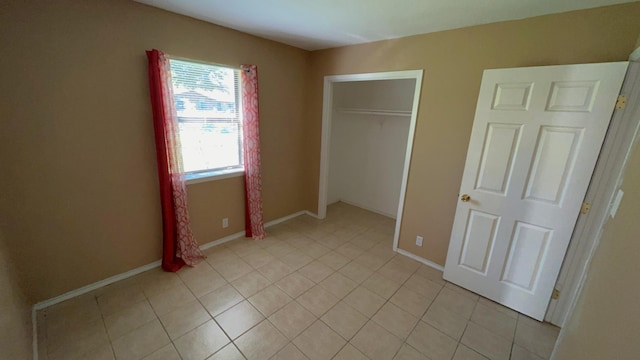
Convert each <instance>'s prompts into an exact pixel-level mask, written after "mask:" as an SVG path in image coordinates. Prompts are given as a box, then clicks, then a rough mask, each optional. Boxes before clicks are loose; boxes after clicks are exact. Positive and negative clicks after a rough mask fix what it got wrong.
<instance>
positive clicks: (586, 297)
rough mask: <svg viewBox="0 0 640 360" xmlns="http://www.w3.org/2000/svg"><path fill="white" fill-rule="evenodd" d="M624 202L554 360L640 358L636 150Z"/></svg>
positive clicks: (639, 157) (639, 169) (639, 158)
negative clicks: (639, 339)
mask: <svg viewBox="0 0 640 360" xmlns="http://www.w3.org/2000/svg"><path fill="white" fill-rule="evenodd" d="M622 189H623V191H624V197H623V199H622V203H621V204H620V207H619V209H618V212H617V213H616V217H615V218H613V219H610V220H609V222H608V223H607V224H606V225H605V228H604V232H603V234H602V238H601V240H600V245H599V246H598V249H597V250H596V253H595V254H594V257H593V260H592V263H591V267H590V268H589V272H588V277H587V281H586V283H585V287H584V290H583V292H582V294H581V296H580V299H579V301H578V305H577V306H576V309H575V311H574V313H573V316H572V317H571V319H570V320H569V322H568V325H567V326H566V329H565V331H566V336H565V337H564V339H563V340H562V341H561V342H560V344H559V348H558V356H557V357H556V359H558V360H563V359H567V360H573V359H616V360H635V359H638V354H640V342H638V336H639V335H640V332H639V330H638V326H639V324H640V306H638V300H639V299H640V285H639V283H638V274H640V261H638V259H639V258H640V241H638V240H639V234H640V221H638V219H640V146H637V145H636V147H635V151H634V153H633V155H632V156H631V158H630V159H629V167H628V169H627V172H626V174H625V177H624V183H623V186H622Z"/></svg>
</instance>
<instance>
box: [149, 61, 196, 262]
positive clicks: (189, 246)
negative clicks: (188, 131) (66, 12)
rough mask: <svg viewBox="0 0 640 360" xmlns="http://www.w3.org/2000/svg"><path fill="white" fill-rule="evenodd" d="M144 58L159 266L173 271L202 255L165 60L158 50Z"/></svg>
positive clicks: (167, 66) (169, 75)
mask: <svg viewBox="0 0 640 360" xmlns="http://www.w3.org/2000/svg"><path fill="white" fill-rule="evenodd" d="M147 59H148V61H149V90H150V94H151V107H152V110H153V127H154V130H155V140H156V154H157V159H158V178H159V180H160V200H161V204H162V225H163V226H162V230H163V247H162V268H163V269H164V270H166V271H173V272H175V271H178V270H179V269H180V268H181V267H182V266H183V265H184V264H187V265H189V266H194V265H196V264H197V263H198V262H200V261H201V260H202V259H204V254H203V253H202V251H200V249H199V247H198V243H197V242H196V240H195V239H194V237H193V234H192V233H191V225H190V223H189V209H188V207H187V189H186V186H185V180H184V172H183V169H182V156H181V154H180V133H179V131H178V119H177V115H176V110H175V107H174V100H173V91H172V88H171V71H170V66H169V59H168V57H167V56H166V55H165V54H164V53H163V52H161V51H158V50H150V51H147Z"/></svg>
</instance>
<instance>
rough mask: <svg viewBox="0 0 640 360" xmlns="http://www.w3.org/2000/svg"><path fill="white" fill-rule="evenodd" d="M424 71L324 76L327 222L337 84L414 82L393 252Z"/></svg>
mask: <svg viewBox="0 0 640 360" xmlns="http://www.w3.org/2000/svg"><path fill="white" fill-rule="evenodd" d="M423 73H424V71H423V70H403V71H390V72H377V73H362V74H346V75H330V76H325V77H324V90H323V99H322V140H321V145H320V146H321V150H320V185H319V189H318V218H320V219H324V218H325V217H326V216H327V196H328V188H329V151H330V147H331V122H332V117H333V92H334V89H333V87H334V85H335V84H336V83H342V82H354V81H375V80H402V79H414V80H415V81H416V83H415V89H414V95H413V106H412V107H411V122H410V124H409V134H408V139H407V149H406V152H405V158H404V167H403V170H402V184H401V188H400V202H399V203H398V212H397V216H396V228H395V233H394V236H393V250H394V251H395V250H397V248H398V237H399V235H400V225H401V223H402V212H403V209H404V199H405V195H406V192H407V179H408V178H409V165H410V163H411V152H412V149H413V139H414V136H415V129H416V122H417V118H418V107H419V104H420V93H421V91H422V76H423Z"/></svg>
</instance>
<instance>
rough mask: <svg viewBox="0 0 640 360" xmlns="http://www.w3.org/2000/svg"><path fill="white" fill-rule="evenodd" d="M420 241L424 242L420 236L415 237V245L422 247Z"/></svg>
mask: <svg viewBox="0 0 640 360" xmlns="http://www.w3.org/2000/svg"><path fill="white" fill-rule="evenodd" d="M422 240H424V239H423V238H422V236H416V245H418V246H422Z"/></svg>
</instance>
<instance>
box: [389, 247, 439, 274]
mask: <svg viewBox="0 0 640 360" xmlns="http://www.w3.org/2000/svg"><path fill="white" fill-rule="evenodd" d="M396 252H397V253H398V254H402V255H404V256H406V257H409V258H412V259H413V260H415V261H418V262H421V263H423V264H425V265H427V266H430V267H432V268H434V269H436V270H440V271H444V266H442V265H439V264H436V263H434V262H433V261H429V260H427V259H425V258H423V257H420V256H418V255H416V254H412V253H410V252H408V251H407V250H402V249H396Z"/></svg>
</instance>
